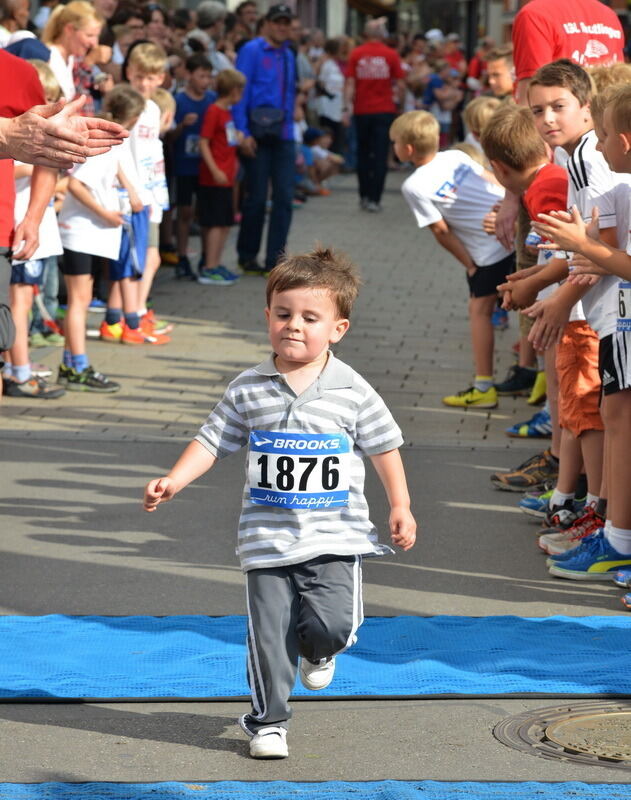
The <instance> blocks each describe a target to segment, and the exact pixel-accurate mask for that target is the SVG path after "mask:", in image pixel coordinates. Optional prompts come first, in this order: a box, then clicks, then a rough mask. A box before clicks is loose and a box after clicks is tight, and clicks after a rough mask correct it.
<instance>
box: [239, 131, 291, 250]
mask: <svg viewBox="0 0 631 800" xmlns="http://www.w3.org/2000/svg"><path fill="white" fill-rule="evenodd" d="M292 144H293V143H292ZM292 158H293V156H292ZM292 167H293V162H292ZM243 168H244V171H245V180H244V187H243V192H244V194H243V209H242V214H243V217H242V219H241V228H240V229H239V237H238V239H237V253H238V256H239V263H240V264H246V263H247V262H248V261H254V259H256V257H257V255H258V252H259V250H260V248H261V239H262V238H263V225H264V224H265V203H266V202H267V193H268V189H269V180H270V171H271V148H270V146H269V145H267V144H261V143H259V145H258V148H257V151H256V156H255V157H254V158H244V159H243ZM292 180H293V171H292Z"/></svg>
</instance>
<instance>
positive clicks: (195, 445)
mask: <svg viewBox="0 0 631 800" xmlns="http://www.w3.org/2000/svg"><path fill="white" fill-rule="evenodd" d="M216 461H217V457H216V456H214V455H213V454H212V453H211V452H210V450H208V449H207V448H206V447H204V445H202V444H200V443H199V442H198V441H197V440H196V439H193V441H192V442H191V443H190V444H189V445H188V447H187V448H186V449H185V450H184V452H183V453H182V455H181V456H180V457H179V458H178V460H177V461H176V462H175V464H174V466H173V467H172V469H171V471H170V472H169V474H168V475H165V476H164V477H162V478H154V480H152V481H149V483H148V484H147V485H146V487H145V496H144V501H143V508H144V510H145V511H155V510H156V508H157V507H158V506H159V505H160V503H166V502H168V501H169V500H171V499H173V497H175V495H176V494H177V493H178V492H180V491H181V490H182V489H184V487H186V486H188V484H189V483H192V482H193V481H194V480H196V479H197V478H199V477H200V476H201V475H203V474H204V473H205V472H208V470H209V469H211V468H212V467H213V466H214V465H215V462H216Z"/></svg>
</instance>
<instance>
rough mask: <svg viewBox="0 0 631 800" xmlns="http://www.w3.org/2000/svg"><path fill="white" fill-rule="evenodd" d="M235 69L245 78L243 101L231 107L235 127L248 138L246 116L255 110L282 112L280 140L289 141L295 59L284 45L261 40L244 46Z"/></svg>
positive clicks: (292, 136) (292, 135)
mask: <svg viewBox="0 0 631 800" xmlns="http://www.w3.org/2000/svg"><path fill="white" fill-rule="evenodd" d="M236 67H237V69H238V70H240V71H241V72H242V73H243V74H244V75H245V77H246V78H247V83H246V84H245V91H244V92H243V97H242V98H241V100H240V102H239V103H237V105H235V106H233V107H232V116H233V119H234V124H235V125H236V127H237V128H238V129H239V130H240V131H243V133H244V135H245V136H249V135H250V126H249V112H250V111H251V110H252V109H253V108H258V107H259V106H273V107H274V108H283V109H284V111H285V122H284V125H283V139H289V140H291V139H293V138H294V132H293V125H294V102H295V98H296V57H295V56H294V53H293V51H292V50H291V49H290V48H289V46H288V45H287V44H284V45H283V46H282V47H272V45H270V44H268V42H267V41H266V40H265V39H264V38H263V37H258V38H256V39H252V41H250V42H247V44H244V45H243V47H241V49H240V50H239V53H238V55H237V63H236Z"/></svg>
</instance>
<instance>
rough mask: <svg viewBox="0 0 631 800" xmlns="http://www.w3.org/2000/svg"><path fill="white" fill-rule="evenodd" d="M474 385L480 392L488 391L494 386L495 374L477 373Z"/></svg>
mask: <svg viewBox="0 0 631 800" xmlns="http://www.w3.org/2000/svg"><path fill="white" fill-rule="evenodd" d="M473 386H474V388H475V389H477V390H478V391H479V392H488V390H489V389H490V388H491V386H493V376H492V375H476V376H475V380H474V381H473Z"/></svg>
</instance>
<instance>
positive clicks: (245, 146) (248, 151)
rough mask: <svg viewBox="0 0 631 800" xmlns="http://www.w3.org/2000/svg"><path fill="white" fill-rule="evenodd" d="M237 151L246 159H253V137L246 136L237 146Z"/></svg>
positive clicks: (254, 141)
mask: <svg viewBox="0 0 631 800" xmlns="http://www.w3.org/2000/svg"><path fill="white" fill-rule="evenodd" d="M239 149H240V150H241V153H242V155H244V156H245V157H246V158H254V156H255V155H256V139H255V138H254V137H253V136H246V137H245V139H244V140H243V141H242V142H241V144H240V145H239Z"/></svg>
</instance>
